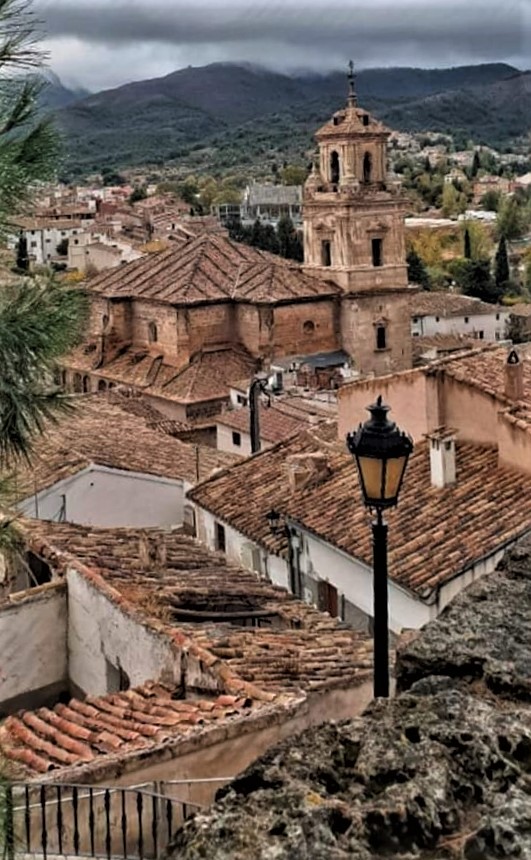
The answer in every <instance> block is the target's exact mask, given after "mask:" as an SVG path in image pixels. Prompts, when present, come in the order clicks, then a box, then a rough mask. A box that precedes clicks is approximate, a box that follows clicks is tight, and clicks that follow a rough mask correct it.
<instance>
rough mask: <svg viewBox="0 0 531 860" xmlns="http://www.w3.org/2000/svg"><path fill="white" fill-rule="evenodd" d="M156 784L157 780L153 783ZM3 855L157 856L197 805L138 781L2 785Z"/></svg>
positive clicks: (142, 858) (148, 858) (109, 857)
mask: <svg viewBox="0 0 531 860" xmlns="http://www.w3.org/2000/svg"><path fill="white" fill-rule="evenodd" d="M155 785H156V786H158V785H159V784H155ZM2 791H3V794H4V797H3V803H2V808H3V818H4V826H3V828H2V830H3V834H2V837H1V839H0V841H3V842H4V856H5V857H7V858H8V860H14V858H15V857H16V856H18V855H20V854H21V853H25V854H39V855H41V856H42V857H43V858H44V860H46V858H47V857H51V856H54V855H58V856H61V855H63V856H64V855H73V856H83V857H101V858H108V860H111V858H115V857H124V858H138V860H144V858H145V860H150V858H156V857H158V856H159V852H160V850H161V849H162V848H164V847H165V846H166V845H167V843H168V842H169V840H170V839H171V837H172V836H173V833H174V831H175V829H176V828H178V827H179V826H180V825H181V824H182V823H183V822H184V821H185V819H186V818H187V817H188V816H189V815H190V814H192V813H193V812H194V811H195V810H197V809H199V808H200V807H199V805H198V804H196V803H191V802H189V801H185V800H181V799H179V798H177V797H175V796H174V794H173V791H171V792H168V793H160V792H157V791H152V790H148V789H147V788H146V787H145V784H144V786H130V787H124V788H122V787H115V786H112V787H102V786H97V787H90V786H86V785H65V784H50V783H41V784H38V783H25V784H24V783H23V784H18V783H15V784H10V785H6V786H4V787H3V789H2Z"/></svg>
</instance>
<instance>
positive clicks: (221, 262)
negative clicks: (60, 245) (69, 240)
mask: <svg viewBox="0 0 531 860" xmlns="http://www.w3.org/2000/svg"><path fill="white" fill-rule="evenodd" d="M86 287H87V289H88V290H89V291H90V292H92V293H97V294H100V295H105V296H108V297H113V298H142V299H150V300H153V301H158V302H165V303H169V304H173V305H190V304H200V303H204V302H220V301H242V302H254V303H268V304H269V303H271V302H282V301H294V300H297V299H299V298H300V299H308V298H319V297H320V296H330V295H335V294H337V293H338V288H337V287H336V286H334V285H333V284H332V283H328V282H324V281H319V280H318V279H317V278H312V277H310V276H308V275H305V274H304V273H303V272H302V269H301V267H300V266H298V265H296V264H294V263H290V262H288V261H287V260H283V259H282V258H281V257H276V256H274V255H273V254H269V253H267V252H265V251H259V250H258V249H256V248H251V247H249V246H247V245H242V244H239V243H237V242H233V241H232V240H230V239H228V238H227V237H226V236H221V235H215V234H203V235H200V236H199V237H198V238H197V239H194V240H192V241H191V242H188V243H186V244H184V245H182V246H180V247H178V248H171V249H169V250H166V251H162V252H160V253H158V254H153V255H151V256H149V257H145V258H143V259H140V260H135V261H134V262H132V263H127V264H125V265H124V266H121V267H119V268H117V269H112V270H111V271H106V272H102V273H100V274H99V275H97V276H96V277H94V278H92V279H91V280H90V281H88V282H87V283H86Z"/></svg>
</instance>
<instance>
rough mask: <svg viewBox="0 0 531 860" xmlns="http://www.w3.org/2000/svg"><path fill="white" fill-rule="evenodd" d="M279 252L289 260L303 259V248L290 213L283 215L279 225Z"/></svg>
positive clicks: (300, 260)
mask: <svg viewBox="0 0 531 860" xmlns="http://www.w3.org/2000/svg"><path fill="white" fill-rule="evenodd" d="M277 237H278V253H279V254H280V255H281V257H286V258H287V259H288V260H298V261H299V262H302V260H303V256H304V254H303V248H302V243H301V240H300V238H299V235H298V233H297V231H296V230H295V227H294V226H293V221H292V220H291V218H290V217H289V216H288V215H283V216H282V218H280V219H279V222H278V225H277Z"/></svg>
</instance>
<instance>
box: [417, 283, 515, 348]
mask: <svg viewBox="0 0 531 860" xmlns="http://www.w3.org/2000/svg"><path fill="white" fill-rule="evenodd" d="M508 318H509V308H507V307H504V306H501V305H491V304H488V303H487V302H482V301H480V300H479V299H474V298H470V297H469V296H462V295H457V294H456V293H449V292H426V291H422V292H419V293H418V294H417V295H416V296H415V297H414V299H413V300H412V302H411V333H412V335H413V337H431V336H433V335H460V336H465V337H468V338H473V339H475V340H485V341H497V340H503V339H504V338H505V330H506V324H507V320H508Z"/></svg>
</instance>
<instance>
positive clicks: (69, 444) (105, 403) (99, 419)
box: [15, 393, 238, 499]
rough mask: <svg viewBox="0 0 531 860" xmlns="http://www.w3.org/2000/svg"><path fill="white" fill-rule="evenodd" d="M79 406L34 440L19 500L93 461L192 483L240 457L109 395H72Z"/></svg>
mask: <svg viewBox="0 0 531 860" xmlns="http://www.w3.org/2000/svg"><path fill="white" fill-rule="evenodd" d="M72 404H73V406H74V410H73V411H72V412H70V413H68V414H66V415H64V416H62V417H60V418H59V419H58V420H57V421H56V422H53V423H50V424H48V425H47V426H46V427H45V430H44V433H43V435H42V436H40V437H39V438H37V439H36V440H35V444H34V452H33V455H32V459H31V464H30V465H26V464H24V463H20V464H19V466H18V468H17V470H16V474H15V491H16V495H17V497H18V498H19V499H22V498H26V497H27V496H29V495H33V494H34V493H35V492H39V491H41V490H44V489H46V488H47V487H51V486H53V485H54V484H56V483H57V482H58V481H60V480H62V479H64V478H67V477H70V476H71V475H75V474H77V473H78V472H80V471H81V470H82V469H85V468H87V467H88V466H90V465H91V464H97V465H100V466H108V467H110V468H115V469H123V470H126V471H136V472H141V473H145V474H151V475H160V476H162V477H165V478H171V479H175V480H178V479H183V480H186V481H190V482H191V483H193V482H195V481H196V480H197V469H198V464H199V476H202V477H207V476H208V475H210V474H211V473H212V471H213V470H214V469H217V468H220V467H223V466H227V465H229V464H230V463H233V462H235V461H236V460H237V459H238V458H237V457H235V456H234V455H231V454H224V453H222V452H220V451H216V450H215V449H213V448H208V447H206V446H196V445H190V444H187V443H185V442H180V441H179V440H178V439H175V438H172V437H171V436H168V435H165V434H163V433H162V431H161V430H159V429H155V428H153V427H152V426H151V427H150V426H149V423H148V422H147V421H146V419H145V418H143V417H140V416H137V415H132V414H131V413H130V412H128V411H126V409H123V408H122V407H121V406H120V405H118V403H117V402H116V398H115V402H111V401H110V400H109V398H108V397H107V396H106V395H105V394H103V393H102V394H94V395H82V396H79V397H73V398H72Z"/></svg>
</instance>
